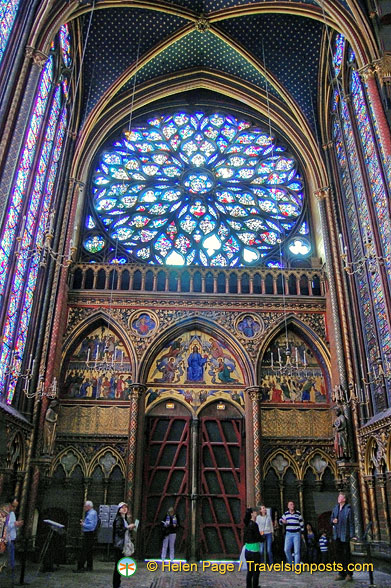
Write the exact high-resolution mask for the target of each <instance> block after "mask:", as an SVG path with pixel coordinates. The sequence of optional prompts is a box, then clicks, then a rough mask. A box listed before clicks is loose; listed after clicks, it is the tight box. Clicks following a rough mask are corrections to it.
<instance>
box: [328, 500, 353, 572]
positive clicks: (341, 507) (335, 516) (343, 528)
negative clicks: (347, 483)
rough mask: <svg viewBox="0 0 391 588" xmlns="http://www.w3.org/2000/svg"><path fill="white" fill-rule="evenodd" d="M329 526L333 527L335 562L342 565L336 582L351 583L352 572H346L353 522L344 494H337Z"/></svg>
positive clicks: (348, 562)
mask: <svg viewBox="0 0 391 588" xmlns="http://www.w3.org/2000/svg"><path fill="white" fill-rule="evenodd" d="M331 524H332V525H333V540H334V541H335V547H336V549H335V551H336V555H337V562H338V563H340V564H342V570H341V571H340V572H338V576H337V577H336V578H335V579H336V580H337V581H338V580H345V579H346V580H347V581H348V582H352V581H353V572H352V571H350V570H348V565H349V564H350V561H351V560H350V539H354V538H355V537H354V521H353V512H352V509H351V507H350V505H349V504H347V503H346V494H345V493H344V492H340V493H339V494H338V499H337V504H336V505H335V506H334V508H333V512H332V513H331Z"/></svg>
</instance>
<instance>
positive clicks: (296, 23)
mask: <svg viewBox="0 0 391 588" xmlns="http://www.w3.org/2000/svg"><path fill="white" fill-rule="evenodd" d="M146 4H147V2H146ZM256 4H259V5H260V6H261V4H262V3H261V2H255V1H253V0H215V1H212V0H204V1H201V0H166V1H165V2H159V3H158V5H157V4H154V3H153V2H152V1H151V3H150V5H151V6H154V7H155V10H149V9H144V8H125V7H118V8H107V9H102V10H95V11H94V13H93V15H92V18H91V21H90V13H87V14H85V15H84V16H83V17H81V18H82V19H83V23H82V30H83V35H84V41H85V42H86V50H85V58H84V63H83V76H82V83H83V94H82V95H83V103H82V117H81V120H82V122H84V121H85V120H86V116H87V115H88V114H89V112H90V111H91V109H92V108H93V107H94V106H95V105H96V104H97V102H98V101H99V99H100V98H101V97H102V96H103V95H104V93H105V92H106V91H107V89H108V88H109V87H110V86H111V85H112V84H113V83H114V82H115V81H116V80H117V79H118V77H119V76H120V75H121V74H124V72H126V70H127V69H128V68H130V67H131V66H132V65H134V64H135V62H136V60H137V56H139V60H140V62H141V61H142V60H143V56H145V55H146V53H148V52H150V51H153V50H154V49H155V48H156V47H158V46H159V45H160V44H161V43H167V46H166V47H165V49H164V50H163V51H161V52H159V53H157V54H156V55H154V56H153V57H152V59H150V60H149V61H147V63H146V64H145V65H144V66H143V67H142V68H141V69H140V70H139V72H138V73H137V78H136V85H137V86H138V85H140V84H141V83H143V82H146V81H151V80H153V79H154V78H161V77H162V76H164V75H170V76H172V75H173V74H174V75H175V72H178V73H179V72H183V71H184V70H190V69H206V70H208V71H210V70H212V71H216V72H218V73H219V74H220V75H221V74H222V75H224V74H228V75H229V76H231V77H234V78H237V79H238V80H239V81H240V82H241V83H242V84H246V83H249V84H251V87H252V88H253V89H254V87H255V88H257V87H258V88H260V89H261V90H263V91H264V90H265V88H266V82H265V78H264V77H263V76H262V74H261V73H260V71H259V69H262V67H265V68H266V70H269V71H270V72H271V73H272V74H273V75H274V76H275V77H276V78H277V80H278V82H279V83H280V84H281V85H282V86H283V88H284V90H285V91H287V92H288V93H289V94H290V96H291V98H292V99H293V100H294V101H296V103H297V104H298V106H299V107H300V109H301V111H302V112H303V114H304V115H305V116H306V118H307V120H308V122H309V124H310V125H311V126H312V128H313V129H315V127H316V115H314V113H315V112H316V108H317V99H318V95H317V93H318V70H319V59H320V46H321V39H322V34H323V30H324V27H323V23H322V22H318V21H316V20H312V19H309V18H305V17H303V16H297V15H290V14H282V13H270V14H251V15H245V16H235V10H234V7H243V6H245V5H251V7H252V8H254V7H255V5H256ZM292 4H293V2H292ZM301 4H303V2H301ZM308 4H316V2H315V1H314V2H312V0H309V1H307V6H308ZM174 6H176V7H178V14H170V11H168V12H167V9H168V7H169V8H170V9H171V11H172V8H173V7H174ZM182 9H185V10H186V11H187V12H186V13H182V14H181V10H182ZM221 9H230V14H229V18H225V19H223V20H218V19H216V20H213V22H212V23H211V25H210V29H209V30H208V31H206V32H198V31H197V30H195V29H194V28H193V29H191V27H192V26H193V25H194V23H195V20H196V17H197V16H202V15H207V14H208V13H209V12H211V11H212V12H213V14H216V12H217V11H218V10H221ZM190 11H191V12H190ZM192 15H193V20H191V17H192ZM189 17H190V18H189ZM88 30H89V34H88V35H87V31H88ZM182 31H186V33H187V34H185V36H183V37H181V38H180V39H178V40H177V39H176V38H175V35H177V34H178V33H180V32H182ZM219 35H222V36H223V37H224V38H226V39H227V41H229V40H232V42H234V43H235V44H236V45H237V46H238V47H239V48H242V49H243V50H244V51H245V52H247V53H248V54H249V56H250V58H251V59H250V60H248V59H246V57H245V56H243V55H241V54H240V52H239V51H237V50H236V49H235V48H234V47H231V46H230V44H229V42H225V41H224V40H223V39H221V38H219ZM87 37H88V38H87ZM170 41H171V42H170ZM251 60H253V61H254V63H251ZM258 66H259V68H258ZM132 87H133V80H132V79H128V80H127V81H126V83H125V84H124V85H122V87H118V89H117V93H118V94H121V93H123V92H126V91H127V90H129V89H130V88H132ZM267 90H268V91H269V93H270V95H273V96H275V97H278V98H279V99H280V100H281V101H282V100H283V99H284V98H283V96H281V95H279V94H278V92H277V91H276V90H275V89H273V88H272V86H271V85H270V84H268V85H267ZM112 99H113V100H115V96H114V97H112Z"/></svg>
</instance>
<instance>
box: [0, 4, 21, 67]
mask: <svg viewBox="0 0 391 588" xmlns="http://www.w3.org/2000/svg"><path fill="white" fill-rule="evenodd" d="M18 8H19V0H1V2H0V63H1V61H2V59H3V56H4V53H5V49H6V47H7V43H8V40H9V38H10V36H11V32H12V29H13V26H14V23H15V18H16V14H17V12H18Z"/></svg>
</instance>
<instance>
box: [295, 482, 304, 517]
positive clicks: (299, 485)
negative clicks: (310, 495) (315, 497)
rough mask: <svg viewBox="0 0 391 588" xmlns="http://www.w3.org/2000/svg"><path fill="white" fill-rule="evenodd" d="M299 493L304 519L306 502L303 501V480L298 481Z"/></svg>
mask: <svg viewBox="0 0 391 588" xmlns="http://www.w3.org/2000/svg"><path fill="white" fill-rule="evenodd" d="M296 486H297V491H298V493H299V510H300V512H301V514H302V516H303V517H304V514H303V513H304V500H303V486H304V482H303V481H302V480H296Z"/></svg>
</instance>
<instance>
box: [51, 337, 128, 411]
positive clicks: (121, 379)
mask: <svg viewBox="0 0 391 588" xmlns="http://www.w3.org/2000/svg"><path fill="white" fill-rule="evenodd" d="M132 383H133V380H132V366H131V363H130V359H129V356H128V354H127V351H126V349H125V346H124V344H123V342H122V341H121V340H120V339H119V338H118V336H117V335H116V334H115V333H114V332H113V331H111V330H110V329H109V328H107V327H104V326H103V327H99V328H97V329H95V330H94V331H92V332H90V333H89V334H88V335H86V336H85V337H84V338H83V339H82V341H81V342H80V343H79V345H77V347H76V348H75V349H74V350H73V352H71V355H70V357H69V358H68V362H67V366H66V371H65V375H64V378H63V383H62V385H61V393H60V396H61V398H62V399H64V400H66V399H70V400H99V401H103V400H128V398H129V394H130V391H131V388H130V385H131V384H132Z"/></svg>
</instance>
